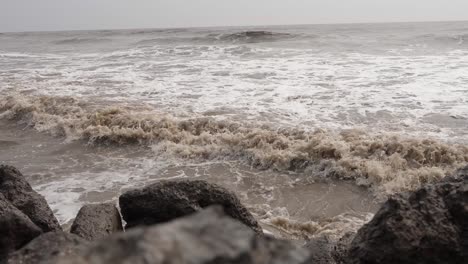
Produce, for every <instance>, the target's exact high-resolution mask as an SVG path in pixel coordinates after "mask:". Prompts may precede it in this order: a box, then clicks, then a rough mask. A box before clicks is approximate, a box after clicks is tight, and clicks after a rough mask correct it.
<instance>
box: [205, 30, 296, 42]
mask: <svg viewBox="0 0 468 264" xmlns="http://www.w3.org/2000/svg"><path fill="white" fill-rule="evenodd" d="M211 36H212V37H214V38H215V39H218V40H221V41H228V42H235V43H237V42H248V43H255V42H270V41H279V40H284V39H290V38H293V37H296V35H293V34H289V33H277V32H271V31H242V32H237V33H232V34H220V35H211Z"/></svg>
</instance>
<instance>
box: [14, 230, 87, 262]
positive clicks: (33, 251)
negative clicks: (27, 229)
mask: <svg viewBox="0 0 468 264" xmlns="http://www.w3.org/2000/svg"><path fill="white" fill-rule="evenodd" d="M87 244H88V242H87V241H86V240H84V239H82V238H80V237H78V236H77V235H74V234H69V233H65V232H62V231H57V232H49V233H46V234H43V235H41V236H39V237H37V238H36V239H34V240H33V241H31V242H30V243H29V244H27V245H26V246H25V247H23V248H22V249H21V250H18V251H16V252H15V253H13V254H12V255H10V257H9V259H8V262H7V263H8V264H17V263H22V264H49V263H57V262H58V261H59V259H60V258H64V259H71V258H73V257H74V256H75V257H76V253H77V252H78V250H79V249H81V248H82V247H85V246H86V245H87Z"/></svg>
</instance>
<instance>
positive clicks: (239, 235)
mask: <svg viewBox="0 0 468 264" xmlns="http://www.w3.org/2000/svg"><path fill="white" fill-rule="evenodd" d="M309 261H310V259H309V255H308V252H307V251H306V250H304V249H301V248H297V247H296V246H294V245H293V244H291V243H290V242H287V241H279V240H276V239H273V238H267V237H264V236H259V235H258V234H257V233H255V232H254V231H253V230H251V229H250V228H248V227H246V226H245V225H243V224H242V223H240V222H238V221H237V220H234V219H232V218H231V217H228V216H227V215H225V214H224V213H223V212H222V209H221V207H210V208H207V209H205V210H203V211H201V212H198V213H196V214H192V215H190V216H188V217H184V218H179V219H177V220H174V221H172V222H170V223H166V224H161V225H155V226H151V227H137V228H133V229H131V230H130V231H128V232H125V233H123V232H122V233H118V234H114V235H112V236H109V237H107V238H105V239H103V240H101V241H99V242H97V243H95V244H92V245H90V246H89V247H87V248H86V249H84V250H83V251H82V252H81V253H80V256H79V257H76V258H69V257H66V258H61V259H60V261H58V262H53V263H60V264H85V263H91V264H104V263H113V264H119V263H132V264H140V263H141V264H143V263H152V264H163V263H164V264H208V263H209V264H214V263H216V264H225V263H226V264H228V263H229V264H237V263H239V264H280V263H289V264H296V263H297V264H299V263H301V264H305V263H310V262H309Z"/></svg>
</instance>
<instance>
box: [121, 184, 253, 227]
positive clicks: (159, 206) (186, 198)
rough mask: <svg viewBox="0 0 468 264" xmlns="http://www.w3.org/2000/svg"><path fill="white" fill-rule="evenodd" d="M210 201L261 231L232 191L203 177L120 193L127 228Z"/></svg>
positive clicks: (169, 217) (161, 220)
mask: <svg viewBox="0 0 468 264" xmlns="http://www.w3.org/2000/svg"><path fill="white" fill-rule="evenodd" d="M210 205H221V206H223V208H224V210H225V212H226V213H227V214H228V215H229V216H231V217H233V218H235V219H237V220H239V221H241V222H242V223H244V224H245V225H247V226H249V227H251V228H252V229H253V230H255V232H257V233H262V229H261V227H260V226H259V225H258V223H257V221H256V220H255V218H254V217H253V216H252V215H251V214H250V212H249V211H248V210H247V209H246V208H245V207H244V206H243V205H242V204H241V202H240V201H239V199H238V198H237V197H236V195H235V194H234V193H232V192H230V191H228V190H227V189H225V188H223V187H220V186H217V185H214V184H210V183H207V182H205V181H187V180H182V181H163V182H158V183H155V184H152V185H150V186H147V187H145V188H143V189H137V190H132V191H129V192H126V193H124V194H123V195H122V196H120V208H121V211H122V216H123V218H124V219H125V221H126V222H127V226H126V227H127V228H131V227H134V226H139V225H152V224H159V223H164V222H167V221H170V220H173V219H175V218H178V217H182V216H185V215H188V214H192V213H194V212H196V211H199V210H200V209H202V208H205V207H208V206H210Z"/></svg>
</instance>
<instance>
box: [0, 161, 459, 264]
mask: <svg viewBox="0 0 468 264" xmlns="http://www.w3.org/2000/svg"><path fill="white" fill-rule="evenodd" d="M123 223H125V226H124V224H123ZM3 263H8V264H10V263H12V264H13V263H24V264H29V263H53V264H54V263H55V264H84V263H96V264H98V263H99V264H100V263H155V264H159V263H161V264H163V263H164V264H179V263H180V264H183V263H193V264H208V263H210V264H217V263H220V264H223V263H230V264H237V263H239V264H240V263H247V264H248V263H252V264H267V263H273V264H275V263H292V264H294V263H297V264H307V263H319V264H320V263H353V264H354V263H356V264H358V263H359V264H366V263H389V264H390V263H468V167H466V168H465V169H462V170H460V171H458V172H457V173H456V174H454V175H452V176H450V177H446V178H444V179H443V180H442V181H440V182H438V183H436V184H431V185H426V186H423V187H422V188H421V189H419V190H417V191H414V192H407V193H401V194H397V195H394V196H392V197H390V198H389V199H388V201H386V202H385V203H384V204H383V205H382V207H381V208H380V210H379V211H378V212H377V214H376V215H375V217H374V218H373V219H372V220H371V221H370V222H369V223H368V224H366V225H364V226H363V227H362V228H361V229H360V230H359V231H358V232H357V233H347V234H343V237H342V238H341V239H340V240H339V241H337V242H335V241H332V240H330V239H328V238H327V237H317V238H315V239H313V240H311V241H309V242H308V243H307V244H306V245H304V246H302V245H298V244H297V243H296V242H295V241H287V240H280V239H276V238H273V237H271V236H269V235H266V234H263V232H262V229H261V227H260V226H259V224H258V223H257V221H256V220H255V218H254V217H253V216H252V215H251V214H250V212H249V211H248V210H247V209H246V208H245V207H244V206H243V205H242V204H241V202H240V200H239V199H238V198H237V197H236V195H235V194H234V193H232V192H230V191H229V190H227V189H225V188H223V187H220V186H217V185H214V184H211V183H208V182H205V181H198V180H197V181H189V180H177V181H161V182H158V183H155V184H152V185H149V186H146V187H144V188H141V189H136V190H131V191H127V192H125V193H124V194H122V195H121V196H120V197H119V205H118V207H117V205H116V204H113V203H105V204H92V205H85V206H83V207H82V208H81V210H80V211H79V213H78V215H77V217H76V219H75V221H74V222H73V225H72V227H71V230H70V232H65V231H63V230H62V228H61V227H60V225H59V223H58V221H57V219H56V218H55V216H54V214H53V212H52V210H51V209H50V207H49V206H48V204H47V202H46V201H45V199H44V197H42V196H41V195H39V194H38V193H37V192H35V191H34V190H33V189H32V188H31V186H30V185H29V183H28V182H27V181H26V180H25V178H24V176H23V175H22V174H21V173H20V172H19V171H18V170H17V169H16V168H14V167H11V166H7V165H0V264H3Z"/></svg>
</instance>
